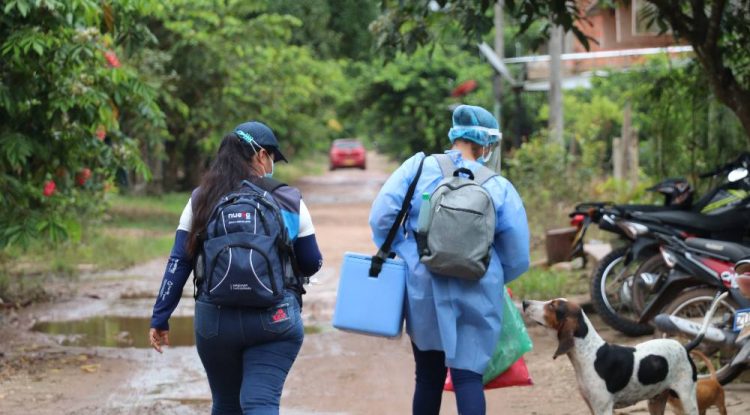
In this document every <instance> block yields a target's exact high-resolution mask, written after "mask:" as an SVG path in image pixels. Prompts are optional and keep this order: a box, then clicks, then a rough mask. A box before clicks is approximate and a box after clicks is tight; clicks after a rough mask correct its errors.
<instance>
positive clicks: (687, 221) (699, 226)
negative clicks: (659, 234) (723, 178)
mask: <svg viewBox="0 0 750 415" xmlns="http://www.w3.org/2000/svg"><path fill="white" fill-rule="evenodd" d="M632 216H633V217H634V218H638V219H639V220H644V221H648V222H655V223H660V224H663V225H670V226H674V227H676V228H679V229H682V230H684V231H687V232H690V233H695V234H697V235H702V236H704V235H708V234H711V233H721V232H727V231H737V230H742V229H745V228H746V227H747V226H748V214H747V212H738V211H730V212H725V213H721V214H718V215H704V214H701V213H697V212H691V211H684V210H670V211H664V212H632Z"/></svg>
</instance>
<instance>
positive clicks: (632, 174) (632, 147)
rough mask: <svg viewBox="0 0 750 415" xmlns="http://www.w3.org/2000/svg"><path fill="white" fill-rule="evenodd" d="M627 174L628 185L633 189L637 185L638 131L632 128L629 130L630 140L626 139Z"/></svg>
mask: <svg viewBox="0 0 750 415" xmlns="http://www.w3.org/2000/svg"><path fill="white" fill-rule="evenodd" d="M628 144H629V147H628V176H629V179H630V187H631V188H633V189H635V187H636V186H637V185H638V167H639V166H638V156H639V155H638V131H637V130H636V129H635V128H634V129H633V130H632V131H631V135H630V140H629V141H628Z"/></svg>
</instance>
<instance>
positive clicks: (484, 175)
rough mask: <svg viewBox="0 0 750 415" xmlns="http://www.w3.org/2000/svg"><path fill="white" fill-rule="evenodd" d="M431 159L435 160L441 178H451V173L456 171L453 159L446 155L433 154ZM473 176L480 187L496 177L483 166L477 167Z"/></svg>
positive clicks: (495, 174)
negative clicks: (441, 174)
mask: <svg viewBox="0 0 750 415" xmlns="http://www.w3.org/2000/svg"><path fill="white" fill-rule="evenodd" d="M433 157H435V159H437V161H438V165H439V166H440V171H441V172H442V173H443V177H453V172H455V171H456V170H457V169H458V168H457V167H456V165H455V164H453V159H451V157H450V156H449V155H447V154H433ZM473 174H474V181H475V182H477V183H479V184H480V185H483V184H485V183H486V182H487V181H488V180H489V179H491V178H493V177H495V176H497V173H495V172H494V171H492V170H491V169H490V168H488V167H485V166H479V168H478V169H477V171H476V172H473Z"/></svg>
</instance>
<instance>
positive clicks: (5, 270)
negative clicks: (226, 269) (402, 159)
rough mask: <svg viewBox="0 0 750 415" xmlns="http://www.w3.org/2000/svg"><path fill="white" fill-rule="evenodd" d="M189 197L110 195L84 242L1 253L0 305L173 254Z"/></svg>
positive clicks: (310, 168)
mask: <svg viewBox="0 0 750 415" xmlns="http://www.w3.org/2000/svg"><path fill="white" fill-rule="evenodd" d="M327 162H328V160H327V157H326V155H325V154H322V153H320V154H316V155H312V156H309V157H307V158H305V159H301V160H297V161H295V162H294V163H290V164H286V163H278V164H277V167H276V171H275V172H274V178H276V179H278V180H281V181H284V182H287V183H290V182H294V181H295V180H296V179H298V178H300V177H302V176H305V175H316V174H322V173H323V172H324V171H325V168H326V163H327ZM189 197H190V194H189V193H187V192H184V193H168V194H164V195H161V196H135V195H121V194H120V195H109V196H107V200H106V202H107V204H108V205H109V208H108V209H107V211H106V212H105V215H104V216H103V218H102V219H101V220H99V221H98V222H95V223H89V224H86V225H85V226H84V229H83V232H82V235H81V237H80V240H76V241H67V242H64V243H61V244H57V245H54V246H50V245H49V243H43V242H38V243H33V244H32V245H31V246H29V247H27V248H26V249H21V248H19V247H11V248H7V249H4V250H2V251H0V304H2V302H3V301H4V302H5V303H6V304H7V303H12V304H20V305H26V304H29V303H31V302H35V301H41V300H44V299H45V298H47V293H46V292H45V290H44V285H45V284H44V281H45V280H46V279H48V278H50V277H76V276H77V275H78V274H79V273H80V272H82V271H104V270H112V269H124V268H127V267H130V266H133V265H136V264H139V263H142V262H145V261H148V260H151V259H154V258H159V257H165V256H167V255H169V251H170V249H171V247H172V243H173V241H174V233H175V229H176V228H177V224H178V222H179V218H180V214H181V213H182V210H183V209H184V208H185V204H186V203H187V200H188V198H189ZM0 307H1V305H0Z"/></svg>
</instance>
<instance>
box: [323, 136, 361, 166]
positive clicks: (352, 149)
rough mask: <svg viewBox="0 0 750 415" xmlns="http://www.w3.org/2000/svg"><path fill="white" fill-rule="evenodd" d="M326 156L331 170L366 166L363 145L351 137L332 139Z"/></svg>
mask: <svg viewBox="0 0 750 415" xmlns="http://www.w3.org/2000/svg"><path fill="white" fill-rule="evenodd" d="M328 156H329V158H330V169H331V170H334V169H338V168H341V167H359V168H360V169H362V170H364V169H365V167H366V161H365V146H363V145H362V143H361V142H360V141H359V140H356V139H353V138H341V139H338V140H333V144H331V151H330V152H329V153H328Z"/></svg>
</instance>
